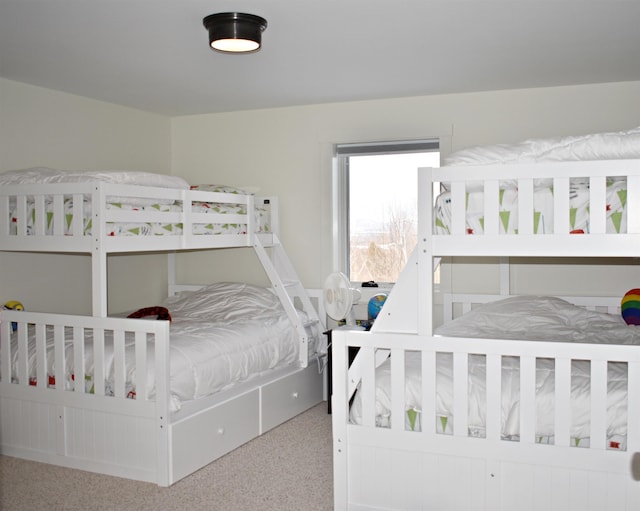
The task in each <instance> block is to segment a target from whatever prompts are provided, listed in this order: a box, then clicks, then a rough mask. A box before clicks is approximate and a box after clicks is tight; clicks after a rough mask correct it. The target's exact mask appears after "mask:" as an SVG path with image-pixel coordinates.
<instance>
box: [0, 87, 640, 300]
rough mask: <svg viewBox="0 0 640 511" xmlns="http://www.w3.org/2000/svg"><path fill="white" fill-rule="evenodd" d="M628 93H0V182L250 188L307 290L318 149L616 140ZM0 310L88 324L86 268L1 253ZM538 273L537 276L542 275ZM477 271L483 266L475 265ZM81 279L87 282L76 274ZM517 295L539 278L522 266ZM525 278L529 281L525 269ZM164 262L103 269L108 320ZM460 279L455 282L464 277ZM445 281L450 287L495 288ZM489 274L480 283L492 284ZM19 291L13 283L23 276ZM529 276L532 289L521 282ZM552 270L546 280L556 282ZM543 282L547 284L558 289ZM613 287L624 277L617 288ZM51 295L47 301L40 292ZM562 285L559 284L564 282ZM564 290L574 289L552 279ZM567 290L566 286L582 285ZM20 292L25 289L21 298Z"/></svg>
mask: <svg viewBox="0 0 640 511" xmlns="http://www.w3.org/2000/svg"><path fill="white" fill-rule="evenodd" d="M639 120H640V82H629V83H613V84H599V85H592V86H578V87H558V88H547V89H528V90H511V91H495V92H486V93H475V94H452V95H442V96H426V97H415V98H403V99H391V100H380V101H362V102H350V103H336V104H327V105H313V106H300V107H292V108H281V109H272V110H256V111H244V112H234V113H225V114H212V115H198V116H185V117H177V118H173V119H168V118H166V117H162V116H158V115H154V114H149V113H145V112H140V111H136V110H132V109H128V108H124V107H120V106H116V105H110V104H105V103H101V102H97V101H93V100H88V99H85V98H80V97H77V96H72V95H68V94H62V93H58V92H55V91H50V90H46V89H40V88H37V87H31V86H27V85H22V84H18V83H15V82H11V81H7V80H0V170H9V169H15V168H25V167H29V166H35V165H43V166H50V167H60V168H73V169H76V168H77V169H80V168H93V169H97V168H100V169H109V168H112V169H113V168H128V169H132V170H146V171H157V172H169V171H171V173H173V174H177V175H181V176H183V177H185V178H186V179H187V180H189V181H190V182H192V183H213V182H216V183H225V184H232V185H237V186H256V187H259V188H260V193H264V194H277V195H278V196H279V197H280V205H281V225H282V229H281V233H282V240H283V243H284V244H285V246H286V248H287V250H288V253H289V255H290V257H291V259H292V261H293V263H294V265H295V266H296V268H297V269H298V272H299V273H300V276H301V278H302V280H303V283H304V284H305V285H307V286H309V287H320V286H321V285H322V282H323V281H324V277H325V275H326V274H327V273H329V272H330V271H332V270H333V264H332V221H331V212H332V204H331V186H332V183H331V148H332V144H335V143H339V142H361V141H372V140H393V139H406V138H421V137H431V136H440V137H442V141H443V150H444V151H445V152H448V151H450V150H452V149H453V150H455V149H459V148H462V147H466V146H468V145H476V144H487V143H502V142H517V141H520V140H522V139H525V138H530V137H547V136H559V135H573V134H580V133H590V132H598V131H610V130H621V129H627V128H631V127H633V126H637V125H639V124H640V121H639ZM0 264H2V266H3V268H6V267H9V268H15V269H16V271H15V272H5V271H2V272H0V302H1V301H2V300H8V299H13V298H15V299H22V300H24V301H25V302H27V303H25V305H27V307H29V308H31V309H32V310H45V309H50V308H51V304H52V303H53V304H55V309H56V310H59V311H61V312H89V309H88V303H89V296H90V291H89V280H88V278H89V261H88V258H83V257H80V256H74V257H67V256H58V255H54V256H51V255H46V256H45V255H37V254H31V255H28V256H24V255H18V256H16V255H15V254H13V255H7V254H0ZM547 266H548V265H547ZM483 267H484V266H483ZM85 268H86V271H85ZM523 268H524V270H523V273H522V274H521V275H520V276H518V279H517V285H518V286H519V287H522V286H524V287H526V286H528V285H529V283H530V282H532V281H533V280H535V281H536V282H538V281H539V279H538V278H537V272H538V269H537V268H535V267H533V266H531V265H525V266H523ZM532 268H533V270H532ZM164 269H165V259H164V257H163V256H149V255H144V256H118V257H114V258H112V259H111V262H110V270H111V279H110V304H111V306H110V308H111V310H112V311H121V310H125V309H128V308H133V307H141V306H146V305H153V304H152V303H149V302H150V301H153V300H157V299H159V298H160V297H161V296H162V295H163V293H164V284H165V283H166V279H165V274H164ZM464 271H466V270H464ZM464 271H462V272H458V273H456V274H455V275H454V277H453V278H452V279H449V278H447V283H448V284H451V285H453V286H454V287H456V288H460V287H465V286H466V287H468V286H469V284H470V283H471V284H472V287H479V288H483V289H484V288H486V287H487V286H489V287H490V286H492V285H494V284H493V282H489V280H479V279H478V276H477V274H475V273H474V274H471V275H469V274H466V273H464ZM179 273H180V277H182V279H183V280H184V281H189V282H202V281H211V280H218V279H222V280H236V279H248V280H249V281H256V282H263V281H264V277H263V276H262V272H261V270H260V269H259V265H258V264H257V263H256V261H255V256H254V255H253V254H252V253H251V252H250V251H238V250H224V251H220V253H217V254H215V256H214V257H212V256H211V255H210V254H204V253H200V254H188V255H185V256H183V257H181V258H180V260H179ZM491 273H492V270H490V271H487V272H485V274H486V275H488V276H489V277H491ZM25 274H26V275H27V277H28V280H22V279H23V278H24V275H25ZM532 274H533V275H535V277H532V276H531V275H532ZM564 274H565V272H564V271H562V270H561V271H560V272H559V273H558V274H557V275H564ZM611 274H612V275H614V277H613V281H612V280H611V279H609V278H607V277H606V276H604V277H595V276H591V275H590V276H589V279H591V281H592V282H593V283H594V286H595V287H597V288H598V289H603V290H609V293H610V294H614V293H617V292H618V289H619V288H620V287H621V286H622V287H628V286H627V284H628V283H629V282H630V281H632V280H635V282H636V284H637V283H640V275H638V273H637V270H635V268H632V267H629V268H627V267H624V268H622V269H620V266H618V267H617V269H616V270H615V271H614V272H612V273H611ZM557 275H556V276H557ZM623 276H624V277H623ZM54 279H55V280H56V282H57V281H60V280H61V281H62V282H64V287H62V288H58V289H57V290H55V289H54V290H53V291H52V290H51V289H50V288H53V286H51V287H49V286H42V285H41V283H42V282H45V281H48V280H54ZM563 279H564V280H563ZM553 281H554V282H556V283H557V284H558V285H563V282H566V283H567V285H569V284H571V283H573V284H574V285H575V282H576V276H575V275H573V274H572V275H571V277H570V278H569V277H567V278H566V279H565V278H564V277H562V278H560V279H556V278H554V279H553ZM584 281H585V279H584V278H582V277H580V278H579V282H581V284H584ZM25 283H26V284H28V285H25Z"/></svg>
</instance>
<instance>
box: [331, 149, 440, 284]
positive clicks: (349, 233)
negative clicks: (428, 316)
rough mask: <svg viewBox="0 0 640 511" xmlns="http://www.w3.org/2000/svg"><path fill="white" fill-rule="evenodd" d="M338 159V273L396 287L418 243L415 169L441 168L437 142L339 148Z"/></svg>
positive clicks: (357, 280)
mask: <svg viewBox="0 0 640 511" xmlns="http://www.w3.org/2000/svg"><path fill="white" fill-rule="evenodd" d="M336 157H337V160H338V166H337V167H338V183H339V187H341V188H342V189H341V190H340V191H339V196H340V197H341V198H342V201H341V202H342V204H341V206H340V207H339V208H338V210H339V217H340V218H339V220H338V225H339V232H340V237H341V238H342V239H341V243H339V245H340V246H341V247H342V248H341V250H340V255H339V257H340V259H341V261H340V262H341V264H340V266H341V269H342V271H344V272H345V273H346V274H347V275H348V276H349V278H350V280H351V281H353V282H366V281H369V280H375V281H376V282H383V283H392V282H395V281H396V280H397V279H398V275H399V274H400V272H401V271H402V269H403V268H404V266H405V264H406V263H407V260H408V258H409V256H410V255H411V252H412V251H413V249H414V247H415V245H416V241H417V227H418V222H417V205H418V197H417V183H418V178H417V169H418V168H419V167H438V166H439V165H440V152H439V144H438V141H437V140H421V141H407V142H389V143H372V144H343V145H338V146H337V147H336Z"/></svg>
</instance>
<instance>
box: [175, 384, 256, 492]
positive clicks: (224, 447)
mask: <svg viewBox="0 0 640 511" xmlns="http://www.w3.org/2000/svg"><path fill="white" fill-rule="evenodd" d="M259 424H260V422H259V391H258V389H256V390H253V391H251V392H248V393H247V394H243V395H241V396H239V397H237V398H235V399H233V400H232V401H227V402H225V403H222V404H220V405H218V406H216V407H215V408H211V409H209V410H206V411H203V412H201V413H198V414H196V415H193V416H190V417H188V418H186V419H185V420H183V421H180V422H177V423H176V424H173V425H172V426H171V442H172V449H171V451H172V453H173V463H172V465H173V481H177V480H179V479H181V478H183V477H184V476H186V475H188V474H190V473H192V472H194V471H195V470H198V469H199V468H202V467H204V466H205V465H207V464H208V463H210V462H211V461H213V460H215V459H217V458H219V457H220V456H222V455H224V454H226V453H228V452H229V451H232V450H233V449H235V448H236V447H239V446H241V445H242V444H244V443H246V442H248V441H249V440H251V439H252V438H255V437H256V436H258V434H259Z"/></svg>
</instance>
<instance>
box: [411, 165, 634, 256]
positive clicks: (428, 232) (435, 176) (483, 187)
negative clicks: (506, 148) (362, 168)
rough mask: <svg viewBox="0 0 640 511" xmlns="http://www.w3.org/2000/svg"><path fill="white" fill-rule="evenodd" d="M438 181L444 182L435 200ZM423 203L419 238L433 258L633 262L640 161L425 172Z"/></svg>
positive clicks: (421, 183)
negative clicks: (584, 258)
mask: <svg viewBox="0 0 640 511" xmlns="http://www.w3.org/2000/svg"><path fill="white" fill-rule="evenodd" d="M434 183H442V184H444V190H445V191H444V193H443V194H441V195H439V196H438V198H437V199H436V198H435V197H434ZM419 197H420V201H419V218H420V222H419V231H420V232H419V239H420V240H422V241H423V242H424V243H426V244H427V245H426V247H425V248H424V249H425V250H427V251H428V252H429V253H430V254H431V255H433V256H465V255H474V256H501V255H508V256H570V257H575V256H576V255H582V256H593V257H607V256H618V257H632V256H637V254H638V248H639V247H640V160H608V161H605V160H602V161H579V162H548V163H544V164H542V163H536V164H514V165H511V164H500V165H482V166H469V167H466V166H465V167H442V168H438V169H427V168H423V169H420V171H419ZM612 199H613V200H614V201H615V204H612ZM434 205H435V207H434ZM612 208H615V210H614V209H612Z"/></svg>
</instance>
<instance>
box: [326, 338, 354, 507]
mask: <svg viewBox="0 0 640 511" xmlns="http://www.w3.org/2000/svg"><path fill="white" fill-rule="evenodd" d="M344 336H345V332H344V331H340V329H337V330H334V331H333V333H332V348H331V350H332V351H331V354H332V370H333V381H332V383H333V395H332V396H329V399H331V413H332V415H333V420H332V421H331V422H332V425H333V483H334V484H333V507H334V509H336V510H340V511H341V510H346V509H347V502H348V500H347V496H348V490H349V488H348V485H349V472H348V465H347V464H348V456H347V454H348V453H347V445H348V442H347V423H348V420H349V417H348V414H349V407H348V402H347V385H348V382H347V380H348V367H349V365H348V364H347V350H348V348H347V345H346V342H345V338H344Z"/></svg>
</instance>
